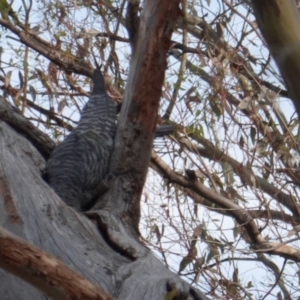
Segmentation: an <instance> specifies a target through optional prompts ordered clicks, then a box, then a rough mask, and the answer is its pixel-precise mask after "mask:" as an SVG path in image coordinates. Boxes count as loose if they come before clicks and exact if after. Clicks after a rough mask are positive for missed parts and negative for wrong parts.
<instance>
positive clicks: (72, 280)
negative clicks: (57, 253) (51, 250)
mask: <svg viewBox="0 0 300 300" xmlns="http://www.w3.org/2000/svg"><path fill="white" fill-rule="evenodd" d="M0 244H1V247H0V267H1V268H3V269H4V270H6V271H8V272H10V273H12V274H14V275H16V276H18V277H20V278H22V279H23V280H25V281H27V282H28V283H30V284H31V285H33V286H35V287H36V288H37V289H39V290H41V291H42V292H44V293H45V294H46V295H48V296H49V297H51V298H53V299H60V300H68V299H78V300H79V299H86V300H88V299H91V300H94V299H99V300H113V299H114V298H113V297H111V296H110V295H109V294H107V293H106V292H105V291H104V290H102V289H101V288H99V287H96V286H95V285H93V284H92V283H91V282H89V281H88V280H87V279H86V278H84V277H83V276H82V275H79V274H78V273H76V272H75V271H73V270H71V269H70V268H68V267H67V266H66V265H64V264H63V263H62V262H60V261H59V260H57V259H56V258H54V257H52V256H50V255H49V254H47V253H45V252H43V251H42V250H39V249H38V248H36V247H34V246H32V245H30V244H29V243H27V242H26V241H24V240H22V239H20V238H19V237H17V236H15V235H14V234H12V233H10V232H8V231H7V230H5V229H4V228H1V227H0Z"/></svg>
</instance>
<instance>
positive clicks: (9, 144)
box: [0, 122, 207, 300]
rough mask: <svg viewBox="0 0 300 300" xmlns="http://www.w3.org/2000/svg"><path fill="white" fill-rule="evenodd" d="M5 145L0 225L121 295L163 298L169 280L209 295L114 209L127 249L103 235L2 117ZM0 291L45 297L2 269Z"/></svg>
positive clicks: (0, 143)
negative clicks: (69, 202) (46, 176)
mask: <svg viewBox="0 0 300 300" xmlns="http://www.w3.org/2000/svg"><path fill="white" fill-rule="evenodd" d="M0 147H1V149H0V151H1V158H0V191H1V192H0V206H1V209H0V226H2V227H4V228H6V229H7V230H9V231H10V232H12V233H14V234H16V235H18V236H19V237H22V238H23V239H25V240H27V241H28V242H30V243H31V244H33V245H35V246H36V247H38V248H40V249H43V250H45V251H46V252H48V253H49V254H51V255H53V256H54V257H56V258H58V259H60V260H61V261H62V262H64V263H65V264H67V265H68V266H70V267H71V268H72V269H74V270H76V271H78V272H79V273H80V274H82V275H84V276H85V277H86V278H87V279H88V280H90V281H91V282H92V283H93V284H95V285H97V286H100V287H102V288H103V289H104V290H106V291H107V292H108V293H110V294H111V295H112V296H113V297H115V298H116V299H133V300H134V299H164V297H165V296H166V294H167V293H168V288H167V286H168V285H169V286H170V282H171V283H172V282H174V283H176V287H177V289H178V290H179V291H183V292H184V295H186V297H188V295H190V297H192V298H190V299H207V298H206V297H205V296H204V295H202V294H201V293H200V292H197V293H198V296H197V297H195V296H192V294H193V295H194V294H195V291H194V290H191V289H190V286H189V285H188V284H187V283H186V282H184V281H182V280H181V279H180V278H179V277H178V276H177V275H175V274H173V273H172V272H170V271H169V270H167V269H166V268H165V267H164V266H163V264H162V263H161V262H160V261H159V260H158V259H157V258H155V257H154V255H153V254H152V253H151V251H150V250H149V249H147V248H146V247H145V246H143V245H142V244H141V243H140V242H138V241H136V240H132V239H130V238H129V237H128V236H126V229H123V227H122V223H121V220H118V219H117V218H116V217H115V216H114V214H113V213H114V212H113V211H105V212H102V214H103V215H106V221H107V220H109V226H111V230H112V231H113V229H115V230H117V232H115V233H114V241H115V243H116V242H119V243H120V244H121V245H126V249H125V251H124V249H122V247H116V246H115V245H114V244H113V243H111V242H110V241H109V239H107V238H104V237H103V236H101V234H100V231H101V229H99V228H97V226H95V224H93V222H91V221H90V220H88V219H87V218H86V217H85V216H83V215H80V214H78V213H77V212H75V211H74V210H73V209H71V208H69V207H67V206H66V205H65V204H64V203H63V202H62V201H61V200H60V199H59V198H58V197H57V195H56V194H55V193H54V191H53V190H52V189H51V188H50V187H49V186H48V184H47V183H46V182H44V181H43V179H42V177H41V171H42V170H43V169H44V167H45V161H44V159H43V158H42V156H41V155H40V154H39V153H38V152H37V150H36V149H35V148H34V147H33V146H32V145H31V144H30V143H29V142H28V141H27V140H26V139H25V138H24V137H22V136H20V135H19V134H17V133H16V132H15V131H14V130H13V129H12V128H10V127H9V126H8V125H7V124H5V123H4V122H1V123H0ZM97 224H99V223H97ZM116 224H118V227H116ZM113 227H114V228H113ZM122 229H123V230H122ZM120 230H121V231H120ZM66 280H67V279H66ZM168 283H169V284H168ZM0 295H1V299H32V300H35V299H46V297H45V296H44V295H43V294H41V293H40V292H39V291H38V290H37V289H36V288H34V287H32V286H30V285H29V284H27V283H25V282H24V281H22V280H21V279H19V278H17V277H15V276H13V275H10V274H8V273H7V272H5V271H3V270H0ZM182 299H188V298H182Z"/></svg>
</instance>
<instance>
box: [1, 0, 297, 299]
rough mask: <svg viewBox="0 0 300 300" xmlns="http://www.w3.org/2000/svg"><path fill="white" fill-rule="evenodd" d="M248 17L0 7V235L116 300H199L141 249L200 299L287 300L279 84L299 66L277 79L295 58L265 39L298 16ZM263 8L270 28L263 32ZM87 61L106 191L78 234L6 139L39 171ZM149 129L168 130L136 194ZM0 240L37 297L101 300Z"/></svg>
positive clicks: (6, 264)
mask: <svg viewBox="0 0 300 300" xmlns="http://www.w3.org/2000/svg"><path fill="white" fill-rule="evenodd" d="M160 2H161V1H160ZM166 2H167V1H166ZM252 2H253V8H254V9H255V12H256V15H257V17H258V24H259V25H260V26H262V32H263V34H264V37H265V40H266V42H267V43H268V45H269V47H270V50H271V52H272V54H273V55H274V57H275V59H276V62H277V63H278V65H279V69H280V70H281V71H282V74H283V79H284V80H285V83H286V86H287V90H286V89H285V85H284V84H283V80H282V78H281V76H280V75H279V73H278V70H277V68H276V67H275V65H274V62H273V61H272V59H271V57H270V54H269V52H268V49H267V48H266V46H265V42H264V40H262V36H261V33H260V31H259V30H258V26H257V23H256V21H255V18H254V15H253V11H252V6H251V3H252ZM252 2H250V1H227V0H223V1H218V2H216V1H213V2H211V1H180V11H179V10H178V9H177V2H176V1H174V3H171V4H170V3H169V4H163V5H161V4H160V5H159V6H157V8H156V7H155V1H146V3H147V4H145V7H144V8H143V10H142V9H141V5H140V3H139V1H134V0H133V1H111V2H109V1H101V2H100V1H94V2H93V1H82V2H78V1H61V2H57V3H53V2H51V1H48V2H47V1H40V2H30V1H29V2H26V1H23V2H22V5H20V3H12V5H10V4H8V3H7V2H5V1H2V2H1V7H0V11H1V15H2V18H1V19H0V24H1V25H2V28H1V30H2V32H1V45H2V47H1V60H0V63H1V70H2V73H3V75H1V76H0V81H2V83H3V84H2V86H1V88H2V91H3V97H2V98H1V99H2V100H1V101H0V104H1V106H0V116H1V119H2V120H4V121H5V122H6V123H7V124H9V125H10V127H12V128H13V129H14V130H11V129H10V128H9V127H7V126H6V125H4V124H2V125H1V128H2V131H1V147H2V148H1V168H0V170H1V176H0V178H1V181H0V187H1V189H0V190H1V202H0V203H1V205H2V210H1V218H0V220H1V226H2V227H4V228H6V229H8V230H9V231H10V232H12V233H14V234H16V235H18V236H21V237H23V238H24V239H26V240H27V241H29V242H30V243H32V244H34V245H35V246H37V247H38V248H40V249H43V250H44V251H46V252H48V253H49V254H51V255H53V256H55V257H56V258H58V259H59V260H61V261H62V262H64V263H65V264H67V265H69V266H70V267H71V268H73V269H74V270H76V271H77V272H79V273H81V274H82V275H84V277H86V279H88V280H89V281H90V282H91V283H92V284H95V285H96V286H100V287H101V288H103V289H104V290H105V291H106V292H108V293H109V294H111V295H112V296H114V297H115V298H118V299H148V298H149V299H161V298H163V297H165V298H166V299H176V297H177V298H178V299H182V298H183V299H185V298H186V297H187V295H188V294H190V295H191V296H193V297H194V298H196V299H197V297H198V299H205V297H204V296H203V295H202V294H201V293H200V292H197V291H196V290H194V289H190V288H189V286H188V285H187V284H184V283H183V282H182V281H179V279H178V277H176V276H175V275H174V274H172V273H171V272H168V271H167V270H166V269H165V268H164V267H163V266H162V264H160V263H159V261H158V260H156V259H155V258H154V256H153V255H152V254H151V253H150V252H149V251H148V250H147V249H146V248H145V247H144V246H143V245H142V244H141V241H142V242H143V244H146V245H147V246H148V247H150V248H151V249H152V250H153V252H154V254H156V255H157V256H158V257H159V258H160V259H161V260H162V261H163V262H164V264H165V265H166V266H167V268H168V269H170V270H172V271H174V272H178V273H179V275H180V276H181V277H182V278H184V279H185V280H186V281H187V282H188V283H192V286H193V287H197V288H199V289H200V290H201V291H202V292H204V293H205V294H207V296H208V297H210V298H212V299H218V298H221V299H222V298H226V299H256V298H259V297H260V298H264V299H267V298H268V297H269V298H270V299H274V297H277V298H278V299H282V298H284V299H295V297H296V296H298V295H299V287H298V286H299V283H298V282H299V268H298V263H299V260H300V252H299V243H298V239H299V237H298V231H299V228H298V227H299V220H300V218H299V217H300V207H299V204H298V200H297V199H298V192H299V190H298V186H299V183H300V178H299V174H298V166H299V141H298V139H299V138H298V137H299V133H298V132H299V121H298V117H297V115H296V113H295V109H294V107H293V105H292V103H291V101H290V98H291V99H292V100H293V101H296V100H295V99H297V88H298V86H297V84H295V82H291V83H290V84H289V83H288V82H289V81H288V80H289V79H288V78H294V79H295V78H297V76H295V74H297V72H295V73H293V70H297V68H296V67H297V64H296V63H295V64H294V65H295V66H294V65H293V63H291V64H289V65H288V66H289V69H288V70H286V71H285V72H284V71H283V70H285V69H283V68H282V64H281V62H282V61H289V60H288V59H289V57H290V55H294V56H293V57H296V55H295V54H294V50H293V51H289V49H290V48H289V47H288V45H289V44H288V41H287V40H286V39H285V38H284V35H283V37H282V39H280V38H279V39H278V40H279V41H277V40H276V43H275V44H274V43H273V44H272V40H271V42H270V39H269V38H268V32H273V31H272V30H270V31H268V30H267V29H269V28H270V27H271V28H272V29H274V31H275V29H276V28H277V27H276V26H278V27H279V26H280V25H282V24H286V23H285V22H286V19H285V18H288V19H289V21H290V22H291V24H293V25H294V27H291V28H296V29H297V25H296V24H297V23H295V22H296V21H294V22H293V20H294V19H293V18H291V14H288V13H287V14H284V12H288V11H290V10H289V9H291V11H293V12H295V11H296V6H295V2H294V1H293V0H290V1H284V0H282V1H279V0H277V1H275V0H274V1H268V6H264V5H262V4H261V3H262V2H259V1H254V0H253V1H252ZM283 2H285V3H286V4H287V6H284V5H283V4H282V3H283ZM151 3H152V4H151ZM163 3H164V2H163ZM259 5H261V7H259ZM270 8H272V9H273V10H272V12H274V13H275V16H282V19H280V22H276V20H277V19H276V18H275V17H274V19H272V18H268V17H266V16H268V15H267V14H266V11H267V12H268V13H269V12H270ZM264 9H265V10H264ZM141 11H142V12H141ZM264 12H265V13H264ZM260 13H261V14H262V15H260ZM263 13H264V14H263ZM140 14H142V17H140ZM293 16H294V17H295V18H296V20H297V18H299V17H298V15H297V14H296V13H295V14H294V15H293ZM149 20H151V22H150V23H149ZM266 20H267V21H268V20H275V21H274V22H273V23H268V22H266ZM266 24H267V29H264V27H263V26H264V25H266ZM291 26H292V25H291ZM137 28H139V30H137ZM279 28H280V27H279ZM173 30H174V33H173V35H172V37H171V39H172V41H171V43H169V41H168V39H169V37H170V36H171V33H172V31H173ZM296 31H297V30H296ZM296 31H291V32H296ZM275 32H276V31H275ZM286 32H289V31H288V30H287V31H286ZM279 33H280V30H279V31H278V34H277V35H276V36H275V37H278V36H279V37H281V36H280V34H279ZM292 36H293V37H295V40H294V42H293V45H292V46H293V47H292V49H294V45H298V44H297V36H296V34H295V35H293V34H292ZM288 37H291V35H288ZM282 45H285V47H283V46H282ZM281 47H282V48H281ZM274 49H275V50H277V52H275V54H274ZM278 49H282V50H281V51H278ZM132 53H133V54H132ZM92 54H95V56H96V57H97V58H98V59H99V60H100V61H102V63H103V65H104V69H105V71H106V73H107V75H106V80H107V88H108V90H109V92H110V94H111V95H112V97H114V98H115V99H116V101H118V102H121V101H122V99H123V105H122V110H121V113H120V117H119V122H118V132H117V137H116V139H117V143H116V149H115V151H114V153H113V159H112V163H111V173H112V174H113V175H114V176H112V182H111V186H112V188H111V189H110V190H109V191H108V193H107V194H106V195H105V199H101V201H100V202H99V205H98V206H97V205H96V207H95V208H94V210H93V211H91V212H89V213H87V217H88V218H89V220H88V219H87V218H86V216H82V215H79V214H77V213H75V212H74V211H73V210H71V209H70V208H68V207H65V206H64V205H63V203H61V202H60V201H59V199H58V198H57V197H56V196H55V194H54V192H53V191H51V189H50V188H49V187H48V186H47V184H46V183H44V182H43V180H42V179H41V175H40V171H42V169H43V166H44V161H43V158H42V157H41V156H39V155H38V153H36V151H35V149H34V148H32V147H31V146H29V145H28V143H27V142H26V140H24V138H21V137H20V136H19V135H17V134H16V132H18V133H19V134H21V135H23V136H25V137H26V139H27V140H28V141H30V142H31V144H33V145H34V146H35V148H36V149H38V151H39V153H40V154H42V156H43V157H44V158H45V159H47V158H48V157H49V154H50V153H51V151H52V149H53V147H54V145H55V144H54V142H53V140H54V141H55V142H59V141H60V140H62V139H63V138H64V136H65V135H66V134H67V133H68V132H69V131H70V130H72V128H73V127H74V126H75V125H76V120H78V117H79V112H80V109H81V108H82V106H83V105H84V103H85V102H86V99H87V98H86V96H87V95H88V92H89V79H88V77H90V76H91V72H92V68H93V67H92V65H93V64H92V62H93V59H92ZM276 54H278V56H277V55H276ZM166 59H167V62H168V65H166V64H165V62H166ZM284 66H285V65H284ZM284 66H283V67H284ZM165 68H166V73H165V78H164V77H163V74H164V69H165ZM82 75H83V76H82ZM163 78H164V81H163ZM293 91H294V93H293ZM160 94H162V96H161V101H160V106H159V116H158V117H156V110H157V108H158V103H159V102H158V100H159V97H160ZM123 96H124V97H123ZM156 123H172V124H175V125H176V128H177V130H176V132H175V133H174V135H172V136H171V137H168V138H164V139H161V140H159V141H155V143H154V150H153V151H152V154H151V163H150V166H151V169H149V172H148V177H147V182H146V185H145V187H144V190H143V192H142V186H143V184H144V178H145V175H146V173H145V172H146V168H145V167H146V166H147V165H148V160H149V156H147V153H149V154H150V150H151V143H152V137H153V132H154V128H155V126H156ZM49 136H50V137H51V138H52V139H53V140H52V139H50V138H49ZM141 192H142V193H143V194H142V197H140V196H141ZM103 203H105V204H103ZM140 206H141V212H142V214H141V220H140V223H139V230H140V232H141V234H142V235H141V238H140V239H141V240H140V239H139V238H138V237H137V226H138V225H137V224H138V221H139V209H140ZM90 220H91V221H92V222H90ZM0 238H1V245H3V246H2V247H0V250H1V249H2V251H1V255H2V257H5V259H3V263H2V264H1V267H2V268H4V269H5V270H7V271H9V272H12V273H14V274H17V275H18V276H19V277H21V278H23V279H26V280H27V281H29V282H30V283H31V284H33V285H35V286H37V287H39V288H40V289H42V290H43V291H44V292H46V293H48V295H51V296H54V297H57V298H59V297H65V298H67V297H68V296H71V295H72V296H74V295H76V296H77V297H79V295H83V294H80V293H85V294H84V297H86V298H85V299H88V297H90V298H91V299H95V294H93V292H94V293H96V294H97V293H98V294H97V295H99V294H102V296H103V297H109V296H105V294H104V292H103V291H101V290H98V289H97V288H96V287H93V286H92V285H88V284H83V285H80V284H79V283H78V282H81V283H82V282H84V283H85V281H82V280H84V279H83V278H79V277H76V276H78V275H75V274H73V273H64V272H67V271H66V269H63V270H64V272H62V271H61V272H55V271H56V270H58V269H59V270H62V269H60V265H59V267H57V266H58V264H59V262H55V263H52V268H51V266H49V265H47V262H48V263H49V260H50V258H49V257H48V256H44V255H46V254H41V253H40V254H39V256H38V257H40V260H37V261H34V260H33V258H34V257H36V256H34V255H31V256H30V254H34V253H35V252H34V251H38V250H37V249H32V248H30V245H28V244H24V243H23V242H22V241H19V243H17V242H16V240H13V239H11V237H10V236H9V234H8V233H7V232H5V231H3V232H1V234H0ZM26 249H27V250H28V251H29V252H27V251H26ZM10 255H11V256H12V257H11V256H10ZM270 255H272V256H270ZM54 265H55V267H56V268H53V266H54ZM41 266H43V267H44V269H45V270H46V271H45V272H44V273H43V272H40V271H39V270H40V269H39V268H40V267H41ZM46 267H47V268H46ZM48 267H49V269H48ZM61 268H63V267H61ZM53 270H54V273H51V272H52V271H53ZM253 270H254V271H253ZM70 272H71V271H70ZM58 274H63V275H61V276H58ZM258 274H259V276H258ZM55 276H56V277H55ZM69 278H73V280H68V279H69ZM74 278H76V279H78V280H75V279H74ZM0 282H1V285H0V290H1V294H6V295H7V297H8V298H9V299H15V298H18V297H20V295H22V297H24V299H25V298H26V299H27V298H28V299H29V298H30V299H41V297H42V296H41V294H40V292H38V291H37V290H36V289H35V288H33V287H30V286H29V285H27V284H25V283H23V281H21V280H19V279H17V278H16V277H13V276H11V275H8V273H7V272H5V271H3V272H1V281H0ZM70 282H71V283H74V285H75V286H76V287H77V289H75V287H74V285H71V286H70V284H71V283H70ZM83 287H86V288H83ZM88 293H90V294H88ZM196 293H197V296H196ZM87 294H88V295H87ZM180 297H181V298H180ZM184 297H185V298H184ZM62 299H63V298H62Z"/></svg>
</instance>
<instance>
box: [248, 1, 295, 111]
mask: <svg viewBox="0 0 300 300" xmlns="http://www.w3.org/2000/svg"><path fill="white" fill-rule="evenodd" d="M252 4H253V8H254V13H255V16H256V20H257V23H258V25H259V28H260V29H261V31H262V33H263V36H264V38H265V40H266V42H267V44H268V48H269V50H270V52H271V54H272V56H273V58H274V60H275V61H276V63H277V65H278V68H279V70H280V73H281V75H282V77H283V79H284V82H285V84H286V87H287V90H288V94H289V97H290V98H291V99H292V101H293V102H294V104H295V106H296V109H297V111H298V114H300V85H299V78H300V55H299V47H300V31H299V28H300V15H299V11H298V8H297V6H296V3H295V1H294V0H268V1H261V0H252Z"/></svg>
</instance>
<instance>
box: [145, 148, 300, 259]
mask: <svg viewBox="0 0 300 300" xmlns="http://www.w3.org/2000/svg"><path fill="white" fill-rule="evenodd" d="M151 162H152V163H153V165H154V166H155V167H156V168H157V169H158V170H159V171H160V172H161V173H162V174H164V176H165V178H167V179H168V180H169V181H170V182H172V183H175V184H178V185H180V186H182V187H184V188H188V189H190V190H192V191H193V192H195V193H197V194H198V195H199V196H202V197H204V198H206V199H207V200H209V201H211V202H213V203H215V204H216V205H218V206H219V207H220V208H223V209H225V210H226V211H227V214H228V215H230V216H231V217H233V218H234V219H235V220H236V222H237V223H238V224H240V225H241V226H243V227H244V228H245V229H246V231H247V234H248V236H249V238H250V240H251V242H252V243H253V248H254V249H255V250H256V251H257V252H263V253H269V254H274V255H279V256H282V257H285V258H289V259H292V260H293V261H296V262H300V251H298V250H296V249H294V248H293V247H290V246H288V245H285V244H284V243H281V244H278V243H271V242H269V241H266V240H264V239H263V238H262V236H261V234H260V231H259V229H258V227H257V225H256V224H255V222H254V220H253V218H252V216H251V215H250V214H249V213H248V212H247V211H246V210H245V209H243V208H242V207H240V206H238V205H237V204H235V203H233V202H232V201H230V200H229V199H227V198H225V197H223V196H222V195H220V194H217V193H216V192H214V191H212V190H210V189H209V188H207V187H206V186H205V185H203V184H202V183H201V182H199V181H198V180H197V179H196V176H195V175H194V174H193V172H191V173H190V174H189V177H190V178H189V179H187V178H185V177H183V176H182V175H179V174H177V173H176V172H174V171H173V170H172V169H171V168H170V167H169V166H168V165H167V164H166V163H165V162H164V161H163V160H162V159H160V158H159V157H158V155H157V154H156V153H155V152H154V151H153V152H152V156H151Z"/></svg>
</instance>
